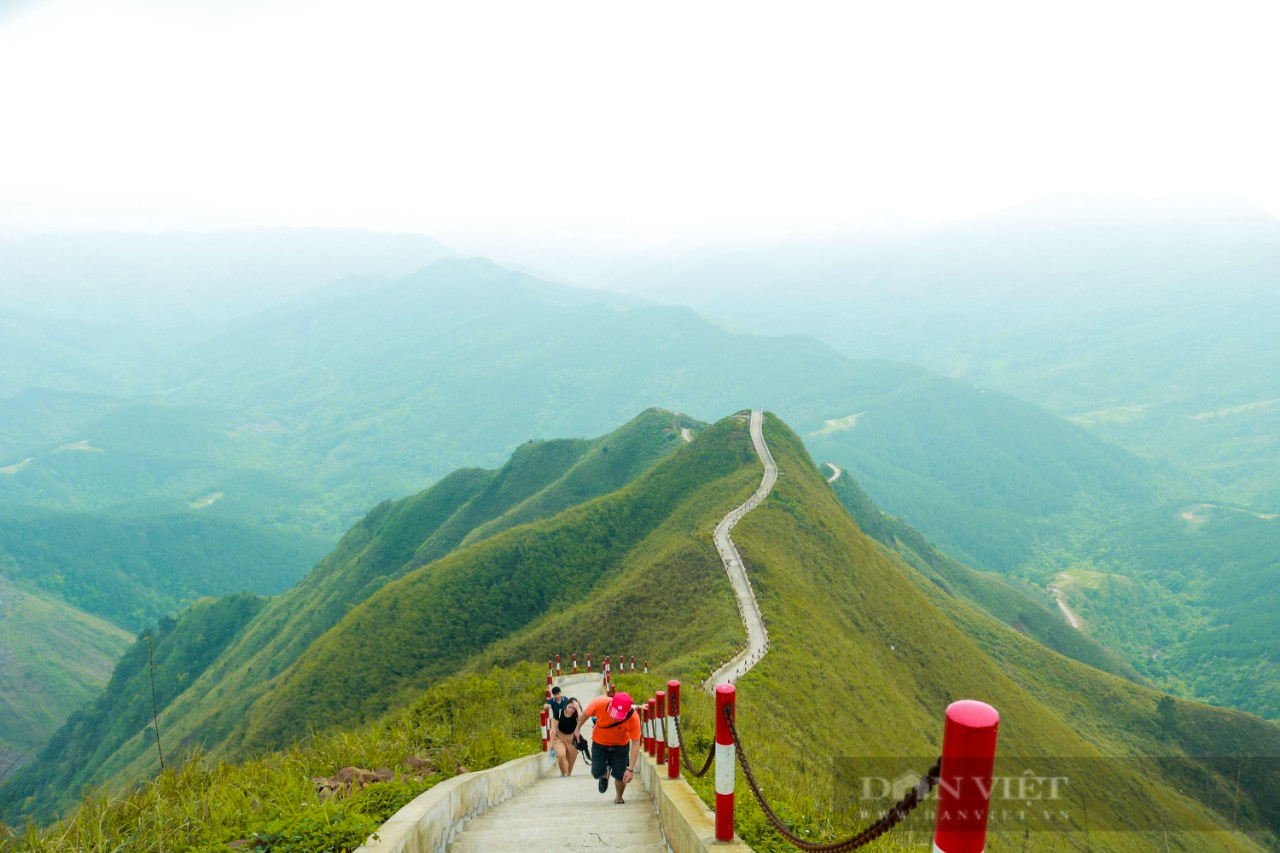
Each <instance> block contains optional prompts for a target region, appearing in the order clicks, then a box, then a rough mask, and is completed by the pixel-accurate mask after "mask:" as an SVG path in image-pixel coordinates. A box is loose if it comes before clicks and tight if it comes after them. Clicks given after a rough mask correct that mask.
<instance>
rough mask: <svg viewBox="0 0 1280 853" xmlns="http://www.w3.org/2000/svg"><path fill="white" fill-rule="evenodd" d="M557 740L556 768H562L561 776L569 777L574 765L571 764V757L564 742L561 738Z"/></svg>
mask: <svg viewBox="0 0 1280 853" xmlns="http://www.w3.org/2000/svg"><path fill="white" fill-rule="evenodd" d="M556 740H557V743H556V766H557V767H559V768H560V775H561V776H568V775H569V773H570V772H571V771H572V770H573V767H572V765H570V764H569V760H570V756H569V754H568V752H566V750H565V748H564V741H563V740H560V739H559V738H557V739H556Z"/></svg>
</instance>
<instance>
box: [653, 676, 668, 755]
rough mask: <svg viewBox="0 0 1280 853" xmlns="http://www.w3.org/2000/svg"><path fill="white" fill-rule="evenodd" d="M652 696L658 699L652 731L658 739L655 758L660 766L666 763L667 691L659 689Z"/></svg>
mask: <svg viewBox="0 0 1280 853" xmlns="http://www.w3.org/2000/svg"><path fill="white" fill-rule="evenodd" d="M653 698H655V699H657V700H658V716H657V719H656V720H655V722H656V723H657V724H658V726H657V729H656V730H655V731H654V733H653V735H654V737H656V738H657V739H658V750H657V754H656V756H655V758H656V759H657V762H658V766H659V767H661V766H662V765H664V764H666V763H667V737H666V731H667V691H665V690H659V691H658V693H657V695H656V696H654V697H653Z"/></svg>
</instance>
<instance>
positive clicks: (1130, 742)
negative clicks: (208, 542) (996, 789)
mask: <svg viewBox="0 0 1280 853" xmlns="http://www.w3.org/2000/svg"><path fill="white" fill-rule="evenodd" d="M766 435H767V436H768V437H769V440H770V446H771V448H772V449H773V452H774V456H775V457H776V458H777V460H778V464H779V471H780V477H779V485H778V491H777V495H776V497H771V498H770V499H769V500H768V501H766V502H765V504H764V505H763V506H762V507H761V509H760V510H759V511H757V512H753V513H751V514H750V515H748V516H747V517H746V519H744V521H743V522H742V523H741V524H739V525H738V527H737V528H736V529H735V539H736V540H737V541H739V542H740V545H741V548H742V550H743V553H744V556H745V557H746V559H747V561H748V563H749V565H750V568H751V571H752V572H753V577H754V579H755V586H756V590H757V594H758V595H760V596H761V604H762V607H763V609H764V611H765V615H766V618H767V619H768V621H769V625H770V631H771V635H772V639H773V642H774V651H773V652H771V653H770V654H769V655H768V656H767V657H766V658H765V660H764V662H763V663H762V665H761V666H760V667H758V668H757V670H756V671H753V672H752V673H751V674H750V675H748V676H747V678H746V679H745V681H744V683H743V685H742V691H743V695H744V698H745V697H747V696H758V697H759V699H760V703H761V704H760V706H759V711H758V712H756V713H758V716H757V715H756V713H753V714H752V715H751V716H750V717H749V718H748V719H744V723H743V728H744V729H746V731H747V734H745V735H744V738H746V739H750V740H751V741H753V742H754V743H756V744H758V745H759V746H757V747H756V751H757V753H758V754H760V755H761V756H762V759H761V760H764V761H769V760H770V759H765V758H763V756H767V755H770V754H773V756H774V757H773V759H772V760H773V762H775V763H774V766H773V767H772V768H771V772H770V775H771V776H772V777H773V778H774V779H775V782H774V784H773V786H772V787H775V788H776V787H779V786H781V787H783V788H792V789H795V790H805V789H806V786H805V783H804V781H803V780H804V779H805V772H804V770H805V767H806V765H809V766H812V762H813V761H814V758H813V744H815V743H822V744H823V745H824V749H826V750H829V754H833V755H866V754H868V753H869V752H871V753H872V754H881V755H894V754H897V755H929V754H933V753H934V752H936V750H937V749H938V740H937V739H938V737H939V728H940V721H941V712H942V709H943V708H944V707H945V705H946V704H947V703H948V702H950V701H952V700H954V699H957V698H977V699H983V700H985V701H988V702H991V703H992V704H993V705H995V706H996V707H997V708H999V709H1000V710H1001V714H1002V723H1001V743H1002V751H1003V752H1004V753H1005V754H1008V755H1023V756H1031V755H1047V756H1088V755H1112V756H1132V755H1169V754H1175V755H1176V754H1181V755H1186V756H1200V755H1234V754H1241V753H1250V754H1255V755H1268V754H1272V752H1273V751H1274V750H1276V749H1280V728H1277V727H1276V726H1274V725H1272V724H1270V723H1266V722H1264V721H1262V720H1258V719H1256V718H1252V717H1248V716H1247V715H1244V714H1240V713H1238V712H1232V711H1222V710H1218V709H1214V708H1210V707H1207V706H1202V705H1195V704H1193V703H1177V705H1176V707H1177V711H1176V716H1177V717H1178V719H1179V722H1178V724H1177V726H1176V727H1175V730H1174V731H1173V732H1169V733H1167V734H1166V732H1165V731H1164V730H1162V727H1161V723H1160V719H1159V716H1158V714H1157V707H1158V704H1159V701H1160V698H1161V694H1159V693H1158V692H1156V691H1154V690H1150V689H1148V688H1144V687H1142V686H1139V685H1136V684H1133V683H1132V682H1129V681H1125V680H1122V679H1119V678H1116V677H1114V676H1111V675H1108V674H1105V673H1101V672H1098V671H1097V670H1094V669H1091V668H1089V667H1086V666H1084V665H1082V664H1080V663H1077V662H1076V661H1072V660H1070V659H1068V658H1065V657H1063V656H1061V655H1059V654H1056V653H1054V652H1052V651H1049V650H1048V649H1046V648H1045V647H1043V646H1041V645H1040V644H1038V643H1036V642H1034V641H1033V640H1031V639H1029V638H1027V637H1024V636H1022V635H1020V634H1019V633H1017V632H1016V631H1013V630H1012V629H1010V628H1007V627H1006V626H1004V625H1002V624H1000V623H999V622H998V621H996V620H995V619H993V618H991V617H989V616H987V615H986V614H983V613H981V612H979V611H977V610H975V609H974V608H972V607H971V606H969V605H968V604H966V603H965V602H964V601H962V600H961V599H959V598H956V597H954V596H950V595H947V594H946V593H945V592H943V591H942V590H941V589H940V588H938V587H937V586H936V585H934V584H930V583H920V582H917V583H914V584H911V583H907V582H906V578H904V577H903V576H904V574H906V575H909V574H910V573H911V572H912V571H913V570H912V569H910V568H909V567H906V566H905V565H903V564H902V563H901V562H899V561H897V560H894V559H892V558H890V557H889V556H888V555H886V554H885V553H884V552H883V551H882V550H880V549H879V548H878V546H876V545H875V544H874V543H872V542H871V541H870V540H869V539H867V538H865V537H863V536H861V535H859V534H858V533H857V532H856V530H855V529H854V527H853V525H852V523H851V521H850V519H849V518H848V517H847V516H846V515H844V513H843V512H842V510H841V509H840V508H839V506H838V504H837V502H836V500H835V497H834V495H833V494H832V492H831V490H830V489H829V488H828V487H827V486H826V484H825V483H824V482H823V481H822V478H821V477H820V476H819V475H818V474H817V472H816V469H815V468H814V467H813V465H812V462H811V461H810V460H809V459H808V458H807V456H806V454H805V453H804V451H803V448H802V447H801V446H800V443H799V441H798V439H797V438H796V437H795V436H794V434H791V433H790V432H789V430H787V429H786V428H785V427H784V426H782V425H781V424H780V423H779V422H778V421H776V420H775V419H771V420H770V422H769V424H768V429H767V431H766ZM815 602H823V606H821V607H816V608H815V607H814V606H813V605H814V603H815ZM794 696H804V697H805V701H804V702H803V703H795V702H791V701H789V700H788V699H787V698H786V697H794ZM747 713H748V712H746V711H744V716H746V714H747ZM780 719H781V720H785V721H786V723H785V724H784V725H783V726H782V727H781V730H779V729H778V727H777V726H776V725H775V721H777V720H780ZM832 720H840V721H841V724H840V725H838V726H832V725H831V724H830V721H832ZM1108 770H1109V772H1110V773H1112V774H1114V775H1113V776H1111V778H1103V777H1102V776H1100V777H1098V778H1094V779H1090V780H1088V781H1087V783H1086V784H1085V785H1084V786H1083V787H1082V790H1081V793H1082V795H1083V796H1085V798H1086V802H1087V804H1088V812H1089V814H1091V815H1092V816H1093V820H1094V821H1096V822H1097V823H1102V822H1103V821H1104V820H1105V818H1104V816H1105V815H1107V812H1108V810H1111V811H1112V814H1113V815H1114V816H1115V817H1117V818H1118V817H1122V815H1119V814H1117V810H1121V811H1122V810H1125V809H1131V808H1132V809H1144V808H1145V809H1155V810H1156V813H1160V814H1163V815H1165V816H1166V819H1167V825H1168V826H1171V827H1173V826H1177V825H1179V821H1180V820H1184V819H1185V820H1191V819H1192V817H1193V816H1199V818H1201V819H1205V820H1210V821H1211V822H1213V823H1216V824H1217V825H1230V824H1231V821H1232V816H1231V810H1230V806H1229V805H1224V804H1223V802H1222V801H1214V805H1215V806H1217V807H1218V808H1219V809H1220V811H1219V812H1218V813H1217V814H1216V815H1212V814H1206V813H1205V812H1204V806H1203V805H1202V804H1201V803H1200V802H1198V800H1202V799H1205V798H1207V797H1210V792H1209V791H1207V790H1197V791H1196V793H1195V794H1194V795H1193V796H1192V797H1187V796H1185V795H1183V794H1180V793H1178V791H1177V790H1176V785H1175V784H1161V783H1160V782H1159V781H1158V780H1150V779H1142V778H1140V777H1139V776H1137V775H1135V774H1133V773H1132V772H1131V771H1128V770H1126V769H1125V768H1123V767H1120V766H1109V767H1108ZM1226 781H1229V780H1225V781H1224V780H1222V779H1219V780H1218V781H1217V782H1215V783H1214V784H1215V785H1219V786H1223V785H1226ZM1120 784H1123V785H1124V787H1125V790H1128V791H1130V798H1127V799H1126V800H1125V801H1115V800H1113V799H1112V798H1111V797H1110V795H1109V794H1108V791H1111V790H1115V789H1116V788H1115V787H1114V786H1116V785H1120ZM1227 787H1228V788H1229V786H1227ZM807 789H808V790H812V786H811V785H810V786H807ZM1144 800H1145V803H1144V802H1143V801H1144ZM1244 808H1246V809H1251V810H1252V814H1253V815H1254V816H1255V817H1256V818H1258V819H1259V820H1262V821H1264V822H1268V825H1269V826H1270V827H1271V828H1272V830H1274V829H1275V828H1276V827H1277V826H1280V822H1278V821H1277V815H1276V814H1275V812H1274V804H1273V803H1268V802H1261V803H1258V802H1255V803H1253V804H1250V805H1248V806H1245V807H1244ZM1268 810H1270V811H1268ZM1184 825H1185V824H1184ZM1090 838H1091V841H1092V843H1093V844H1095V845H1097V846H1099V847H1106V848H1113V849H1114V848H1119V847H1127V846H1129V845H1130V844H1132V846H1133V848H1135V849H1140V848H1141V847H1142V846H1144V845H1146V846H1149V847H1150V848H1152V849H1161V848H1162V846H1163V844H1162V842H1160V841H1159V840H1157V839H1155V838H1138V839H1135V838H1132V837H1130V836H1127V835H1121V836H1117V837H1113V838H1111V839H1109V840H1103V839H1105V838H1106V837H1105V836H1101V837H1100V836H1099V835H1094V834H1091V836H1090ZM1179 841H1180V842H1181V843H1184V844H1186V845H1187V849H1205V846H1206V839H1205V838H1203V837H1198V836H1196V835H1194V834H1180V835H1179ZM1211 843H1212V844H1218V843H1219V841H1218V840H1216V839H1215V840H1214V841H1213V842H1211ZM1215 849H1221V848H1220V847H1216V848H1215Z"/></svg>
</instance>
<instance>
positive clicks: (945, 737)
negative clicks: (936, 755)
mask: <svg viewBox="0 0 1280 853" xmlns="http://www.w3.org/2000/svg"><path fill="white" fill-rule="evenodd" d="M999 728H1000V714H999V712H997V711H996V709H995V708H992V707H991V706H990V705H988V704H987V703H985V702H977V701H975V700H973V699H962V700H961V701H959V702H952V703H951V704H950V705H948V706H947V719H946V726H945V728H944V729H943V733H942V766H941V770H940V772H939V775H938V817H937V822H936V825H935V827H934V833H933V850H934V853H982V851H983V850H984V849H985V848H986V846H987V815H988V812H989V810H990V807H991V775H992V771H993V770H994V767H995V761H996V735H997V731H998V729H999Z"/></svg>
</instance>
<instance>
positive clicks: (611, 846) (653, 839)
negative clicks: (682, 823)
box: [449, 830, 667, 853]
mask: <svg viewBox="0 0 1280 853" xmlns="http://www.w3.org/2000/svg"><path fill="white" fill-rule="evenodd" d="M530 850H622V851H628V853H640V851H665V850H667V843H666V841H664V840H663V838H662V833H661V832H658V831H657V830H653V831H652V832H649V833H644V834H638V833H637V834H630V835H627V834H623V835H612V834H609V833H608V832H607V831H602V832H601V833H599V834H598V835H592V836H574V837H569V836H562V837H561V838H558V839H549V838H543V839H537V840H530V839H528V838H525V837H521V836H516V835H507V836H495V837H492V838H472V837H470V836H468V835H466V834H465V833H463V834H462V835H459V836H458V838H457V840H456V841H454V842H453V843H452V844H450V845H449V853H526V851H530Z"/></svg>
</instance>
